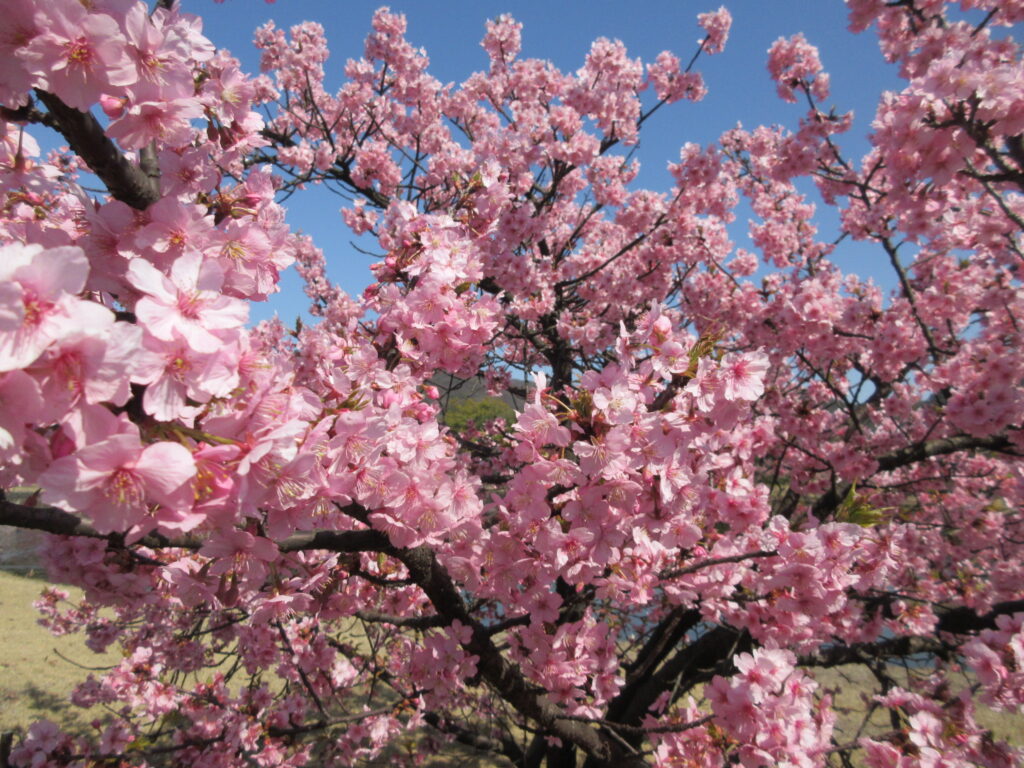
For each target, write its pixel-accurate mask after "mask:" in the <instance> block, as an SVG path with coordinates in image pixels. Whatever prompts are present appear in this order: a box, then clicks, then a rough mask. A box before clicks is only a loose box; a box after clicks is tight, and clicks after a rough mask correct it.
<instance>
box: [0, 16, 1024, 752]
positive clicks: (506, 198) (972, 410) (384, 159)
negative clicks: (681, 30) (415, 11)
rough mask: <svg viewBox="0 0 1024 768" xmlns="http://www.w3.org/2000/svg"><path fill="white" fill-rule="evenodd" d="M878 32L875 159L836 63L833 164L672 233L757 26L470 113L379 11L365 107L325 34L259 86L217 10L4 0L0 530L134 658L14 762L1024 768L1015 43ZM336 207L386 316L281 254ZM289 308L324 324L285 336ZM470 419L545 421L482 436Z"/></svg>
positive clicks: (361, 75) (798, 139) (781, 87)
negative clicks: (283, 290)
mask: <svg viewBox="0 0 1024 768" xmlns="http://www.w3.org/2000/svg"><path fill="white" fill-rule="evenodd" d="M848 6H849V13H850V23H851V28H852V29H853V30H854V31H855V32H866V31H867V30H868V29H869V28H870V29H871V30H873V33H874V34H877V35H878V38H879V41H880V45H881V52H882V55H884V56H885V57H886V58H887V59H888V60H890V61H891V62H894V63H896V64H897V65H898V66H899V71H900V74H901V77H902V78H903V80H904V87H903V90H901V91H900V92H898V93H897V92H890V93H885V94H883V95H882V96H881V99H880V101H879V105H878V111H877V115H876V116H875V119H874V122H873V124H872V134H871V149H870V151H869V152H868V153H867V155H866V156H865V157H863V158H860V159H855V158H851V157H848V156H847V155H846V154H844V152H843V149H842V136H841V134H843V132H844V131H846V130H847V129H848V128H849V126H850V116H849V115H848V114H844V113H842V112H839V111H835V110H828V111H826V110H825V108H824V107H823V106H822V104H823V102H824V101H825V100H826V99H827V98H829V80H828V75H827V74H826V73H825V72H824V71H823V69H822V66H821V64H820V61H819V58H818V53H817V50H816V49H815V48H814V46H813V45H812V44H811V42H810V41H808V40H806V39H804V38H803V37H802V36H800V35H797V36H795V37H792V38H789V39H780V40H779V41H778V42H777V43H776V44H775V45H774V46H772V48H771V50H770V52H769V57H768V69H769V71H770V73H771V75H772V77H773V78H774V80H775V82H776V84H777V87H778V94H779V96H780V97H781V98H782V99H783V100H785V101H787V102H793V103H794V104H795V106H793V107H792V110H793V112H792V117H793V125H794V127H793V128H791V129H787V128H781V127H774V128H768V127H758V128H754V129H740V128H737V129H735V130H731V131H729V132H727V133H726V134H725V135H723V136H722V137H721V138H720V140H719V141H717V142H715V143H714V144H712V145H709V146H697V145H695V144H686V145H685V146H683V147H682V149H681V151H680V154H679V157H678V160H676V161H674V162H673V163H672V164H671V166H670V168H671V172H672V177H673V179H674V185H673V187H672V188H671V189H669V190H667V191H660V192H656V191H650V190H646V189H639V188H638V187H637V185H636V184H635V183H633V181H634V177H635V175H636V170H637V169H636V164H635V162H634V161H633V160H632V159H631V156H630V151H631V148H632V147H633V146H634V145H635V144H636V142H637V141H638V137H639V135H640V132H641V130H642V128H643V126H644V125H645V124H646V123H647V121H648V120H653V119H659V118H661V117H662V115H661V114H659V115H658V116H657V117H653V113H654V112H656V111H659V110H662V108H663V107H664V108H665V112H668V111H669V107H668V105H670V104H672V103H674V102H679V101H688V100H689V101H696V100H699V99H700V98H701V97H702V96H703V95H704V93H705V88H704V85H703V81H702V79H701V76H700V74H699V72H698V71H697V69H696V68H695V67H696V66H697V65H698V64H699V61H700V57H702V56H707V55H712V54H715V55H717V54H720V53H721V52H722V51H723V48H724V47H725V45H726V41H727V37H728V32H729V24H730V16H729V13H728V11H726V10H725V9H721V10H718V11H713V12H709V13H704V14H701V15H699V16H698V17H697V23H698V24H699V25H700V27H701V28H702V42H701V43H700V44H699V46H698V47H697V50H696V51H692V52H682V53H683V54H684V56H683V58H679V57H677V56H676V55H674V54H673V53H670V52H665V53H662V54H661V55H659V56H658V57H657V58H656V59H655V60H654V61H653V62H650V63H648V64H646V65H644V64H642V63H641V62H640V61H638V60H635V59H632V58H630V57H629V55H628V53H627V51H626V50H625V48H624V46H623V45H622V44H621V43H619V42H616V41H611V40H607V39H600V40H597V41H596V42H594V44H593V47H592V48H591V50H590V53H589V54H588V55H587V56H586V59H585V60H584V61H583V62H582V65H581V66H580V68H579V69H578V70H577V71H576V72H574V73H565V72H561V71H559V70H558V69H556V68H555V67H554V66H553V65H552V64H550V63H549V62H545V61H539V60H534V59H524V58H520V56H519V52H520V31H521V30H520V25H519V24H517V23H516V22H515V21H514V20H513V19H512V18H510V17H507V16H503V17H500V18H498V19H495V20H494V21H492V22H490V23H489V24H488V25H487V29H486V32H485V34H484V38H483V47H484V49H485V50H486V53H487V56H488V57H489V62H490V63H489V69H488V70H487V71H486V72H479V73H477V74H474V75H472V76H471V77H469V78H468V79H467V80H466V81H465V82H463V83H461V84H459V85H457V86H444V85H442V84H441V83H440V82H438V81H437V80H436V79H435V78H433V77H432V76H431V75H430V74H429V73H428V71H427V60H426V58H425V55H424V53H423V52H422V51H421V50H420V49H418V48H415V47H413V45H411V44H410V43H409V42H408V41H407V39H406V36H405V35H406V28H405V21H404V19H403V17H402V16H400V15H397V14H394V13H391V12H389V11H388V10H387V9H382V10H380V11H379V12H377V14H376V15H375V16H374V17H373V21H372V29H371V31H370V34H369V37H368V38H367V39H366V46H365V50H364V51H363V55H362V56H361V57H360V58H353V59H349V60H348V62H347V63H346V64H345V65H344V74H345V80H344V83H343V85H342V86H341V87H340V89H339V90H337V91H336V92H330V91H328V90H327V89H326V87H325V86H324V73H325V68H326V65H327V58H328V48H327V42H326V40H325V39H324V35H323V31H322V29H321V28H320V27H319V26H318V25H317V24H314V23H305V24H301V25H299V26H296V27H294V28H292V29H291V30H282V29H277V28H276V27H275V26H274V25H273V24H268V25H266V26H264V27H263V28H261V29H260V30H259V31H258V32H257V36H256V41H257V45H258V46H259V48H260V50H261V51H262V72H261V73H260V74H258V75H256V76H252V75H249V74H246V73H243V72H242V71H241V70H240V67H239V64H238V62H237V61H236V60H235V59H233V58H232V57H231V56H230V54H228V53H227V52H226V51H223V50H217V49H216V48H215V47H214V45H213V44H212V43H211V42H210V41H209V40H208V39H207V38H206V37H204V35H203V31H202V23H201V21H200V19H199V18H197V17H195V16H192V15H190V14H189V13H187V12H186V10H196V9H195V8H191V7H190V8H188V9H185V8H182V7H180V6H179V5H177V4H176V3H174V2H167V1H166V0H160V2H157V3H156V7H154V8H149V7H146V5H145V4H143V3H142V2H139V0H92V2H89V3H82V2H77V0H46V2H43V1H42V0H8V1H7V2H5V3H4V8H3V14H4V20H3V23H2V25H0V54H2V55H0V102H2V104H3V105H4V106H3V112H2V120H0V191H2V194H3V198H2V200H3V207H2V217H0V242H2V256H0V277H2V280H0V462H2V463H0V477H2V483H3V487H5V488H6V489H8V490H9V491H11V490H13V489H15V488H21V489H24V488H28V489H30V491H29V493H30V495H29V496H28V498H23V497H17V498H18V499H20V500H17V501H16V500H15V498H14V497H13V496H10V495H9V496H7V497H3V499H2V500H0V523H2V524H5V525H14V526H20V527H24V528H32V529H38V530H42V531H47V532H49V533H50V534H52V536H51V537H50V538H49V539H48V543H47V544H46V547H45V553H44V557H45V559H46V561H47V563H48V567H49V570H50V576H51V578H52V579H53V580H54V581H55V582H58V583H70V584H74V585H76V586H78V587H80V588H81V589H82V590H83V591H84V597H83V599H81V600H79V601H74V602H71V601H69V596H68V593H67V592H64V591H62V590H61V589H59V588H57V587H52V588H49V589H47V590H46V591H45V593H44V595H43V597H42V598H41V600H40V602H39V604H38V605H39V608H40V610H41V611H42V613H43V616H44V622H45V623H46V624H47V626H49V628H50V629H51V630H52V631H54V632H56V633H69V632H78V633H81V634H82V635H83V637H84V641H85V643H86V644H87V645H88V646H89V647H90V648H92V649H93V650H97V651H100V650H104V649H108V648H116V649H119V650H120V656H121V659H122V660H121V661H120V662H119V663H118V664H117V665H116V666H115V667H114V668H113V669H110V670H108V671H105V672H103V673H101V674H96V675H92V676H90V677H89V678H88V679H87V680H85V681H84V682H83V683H82V684H81V685H79V686H78V687H77V688H76V689H75V690H74V692H73V693H72V700H73V702H74V703H75V704H76V705H79V706H83V707H90V706H102V707H103V708H104V711H105V713H106V716H105V717H103V718H99V719H97V720H96V725H95V728H94V729H93V731H92V732H91V733H87V734H69V733H64V732H62V731H61V730H60V729H59V728H58V727H57V726H55V725H54V724H52V723H49V722H41V723H37V724H36V725H34V726H33V727H32V728H31V729H30V730H29V731H28V733H27V734H23V735H22V736H21V737H19V738H18V739H17V741H16V742H15V743H14V745H13V749H10V751H9V752H7V751H5V753H4V754H3V755H2V758H3V761H4V762H5V763H6V764H9V765H15V766H33V767H36V766H38V767H42V766H72V765H74V766H85V765H110V766H113V765H140V766H141V765H148V766H165V765H166V766H179V765H181V766H185V765H188V766H225V767H231V768H234V767H235V766H252V765H259V766H300V765H307V764H315V765H328V764H338V765H349V764H352V763H355V762H358V761H360V760H364V759H370V758H373V757H375V756H377V755H379V754H381V752H382V750H384V749H387V748H389V747H392V748H393V749H392V751H391V752H390V753H388V754H389V755H390V756H389V757H388V759H389V760H393V761H408V762H411V763H416V762H418V761H419V760H421V759H422V758H423V757H425V755H427V754H428V753H429V752H430V751H431V750H433V749H439V748H442V747H443V745H444V744H445V743H447V742H451V741H456V742H460V743H463V744H466V745H470V746H472V747H474V748H476V749H478V750H482V751H484V752H486V753H489V754H490V755H491V756H493V757H494V758H496V759H498V758H500V759H503V760H507V761H509V762H510V763H511V764H513V765H516V766H523V767H524V768H526V767H529V766H539V765H541V764H546V765H548V766H551V767H552V768H556V767H558V768H561V767H562V766H575V765H577V764H578V763H579V761H583V764H585V765H587V766H610V765H616V766H627V765H628V766H641V765H665V766H670V765H671V766H682V765H708V766H717V765H723V764H737V763H738V764H742V765H744V766H748V768H753V767H754V766H768V765H786V766H816V765H825V764H830V765H836V766H839V765H850V764H852V763H851V761H857V762H858V763H859V764H862V765H868V766H873V767H875V768H882V767H885V768H895V767H897V766H898V767H899V768H904V766H918V765H920V766H937V765H944V766H954V765H956V766H960V765H983V766H1009V765H1019V764H1021V762H1022V760H1024V756H1022V752H1021V751H1020V749H1019V748H1014V747H1012V746H1010V745H1008V744H1006V743H1003V742H1000V741H999V740H998V739H996V738H994V737H993V735H992V734H991V733H990V732H989V731H987V730H986V729H985V728H984V727H982V726H981V725H979V723H978V721H977V719H976V711H977V708H978V707H981V706H989V707H993V708H996V709H999V710H1005V711H1014V710H1016V711H1020V710H1021V708H1022V707H1024V677H1022V674H1024V673H1022V670H1024V590H1022V587H1021V585H1022V584H1024V516H1022V501H1024V462H1022V461H1021V457H1022V454H1024V434H1022V426H1024V421H1022V414H1024V407H1022V406H1024V394H1022V389H1021V382H1022V378H1024V356H1021V354H1020V349H1021V348H1022V346H1024V344H1022V342H1024V339H1022V327H1021V323H1024V292H1022V286H1021V279H1020V278H1021V269H1022V265H1024V253H1022V251H1021V229H1022V225H1024V196H1022V192H1024V140H1022V136H1024V70H1022V64H1021V56H1020V49H1019V47H1018V45H1017V44H1016V43H1015V42H1014V41H1013V39H1012V37H1010V36H1008V35H1007V34H1005V32H1006V30H1005V28H1006V27H1010V26H1012V25H1014V24H1016V23H1019V22H1021V21H1022V20H1024V3H1022V2H1021V1H1020V0H961V2H959V3H958V4H955V5H954V4H952V3H948V2H944V1H943V0H900V1H899V2H890V3H884V2H881V0H848ZM200 10H201V9H200ZM724 55H728V54H727V53H726V54H724ZM684 62H688V63H684ZM836 98H838V99H840V101H841V99H842V95H841V94H839V95H837V97H836ZM675 109H679V110H685V109H686V107H685V106H678V107H675ZM44 129H53V130H56V131H57V132H58V133H59V134H61V135H62V137H63V141H65V142H66V144H67V145H68V147H67V150H66V151H60V152H52V153H49V154H47V155H46V156H43V155H41V153H40V150H39V146H38V144H37V142H36V139H35V138H33V134H37V135H38V131H39V130H44ZM87 174H91V176H88V175H87ZM93 179H98V182H96V181H93ZM97 184H99V185H101V186H102V187H103V191H102V192H97V191H93V190H91V189H89V188H90V187H95V186H96V185H97ZM316 185H319V186H323V187H326V188H329V189H331V190H333V191H335V192H338V193H339V194H341V195H342V196H343V198H344V200H345V204H344V209H343V211H342V217H343V219H344V224H345V225H346V226H347V227H348V229H349V230H351V231H352V232H354V233H356V234H363V235H367V236H372V237H373V238H375V239H376V242H377V244H378V248H379V251H380V252H381V254H382V255H381V258H380V260H379V262H378V263H376V264H375V266H374V268H373V282H372V283H371V284H370V285H369V287H368V288H367V289H366V290H365V292H364V293H363V294H362V295H361V296H358V297H350V296H348V295H346V294H345V293H344V292H342V291H341V290H339V289H338V288H337V287H336V286H335V285H334V284H333V283H332V282H331V280H330V279H329V278H328V277H327V274H326V269H325V259H324V256H323V253H322V251H321V250H319V249H318V248H317V246H316V245H315V244H314V243H313V242H311V241H310V239H308V238H306V237H304V236H302V235H299V234H296V233H295V232H293V231H291V229H290V228H289V225H288V223H287V219H286V216H285V211H284V208H283V207H282V205H281V203H282V201H284V200H285V199H286V198H287V197H289V196H290V195H291V194H292V193H298V192H300V191H301V190H302V189H303V188H306V187H311V186H316ZM811 186H815V187H816V189H817V193H818V194H819V195H820V197H821V199H822V200H823V201H824V204H826V205H830V206H834V207H835V209H836V210H837V211H838V214H839V217H840V220H841V228H842V233H841V236H840V237H839V238H838V239H837V240H834V241H833V240H829V241H826V240H824V239H823V238H822V237H821V236H820V235H819V231H818V228H817V227H816V225H815V205H814V204H813V203H812V202H811V200H810V199H809V197H808V192H809V190H810V188H811ZM744 200H745V201H746V203H747V204H749V206H750V208H751V210H752V211H753V215H754V219H753V220H752V221H751V223H750V225H749V232H750V234H751V236H752V238H753V243H754V248H753V250H744V249H742V248H737V247H735V246H734V244H733V242H732V241H731V236H730V232H731V231H734V229H735V227H736V224H735V222H734V218H735V211H736V208H737V206H738V205H739V204H740V202H741V201H744ZM339 226H340V225H339ZM845 241H862V242H863V243H864V244H865V246H869V247H871V248H874V249H875V250H876V252H877V253H878V254H879V257H880V259H883V260H884V262H885V263H886V264H888V265H889V267H890V268H891V274H892V280H893V284H894V285H895V286H896V287H895V289H894V290H892V291H888V290H885V289H883V288H881V287H880V286H879V285H877V284H876V283H875V282H873V281H872V280H871V279H869V278H864V277H859V276H857V275H856V274H848V273H844V272H842V271H841V270H840V269H839V268H838V267H837V266H836V264H835V263H834V261H833V256H834V254H836V253H837V252H838V251H840V250H841V249H842V248H843V247H844V245H845ZM292 265H294V266H295V268H296V269H298V271H299V273H300V274H301V276H302V277H303V279H304V281H305V285H306V292H307V294H308V297H309V301H310V307H311V309H310V312H311V313H312V315H313V316H315V318H316V319H317V321H316V322H314V323H304V324H297V325H296V326H295V327H294V328H289V327H286V326H285V325H284V324H283V323H282V322H280V321H269V322H263V323H260V324H258V325H256V326H255V327H248V326H247V325H246V323H247V318H248V309H249V302H252V301H262V300H264V299H266V298H267V297H268V296H269V295H270V294H272V293H274V292H275V291H276V289H277V282H278V278H279V275H280V274H281V271H282V270H284V269H286V268H289V267H290V266H292ZM452 377H457V378H458V379H459V380H472V379H479V380H480V382H482V386H483V385H485V386H486V387H487V388H488V389H489V391H490V392H492V393H494V394H499V393H504V394H505V395H507V396H512V397H514V398H515V399H516V402H517V407H516V411H515V416H514V417H511V418H504V417H498V418H494V419H492V420H491V421H490V422H489V423H486V424H476V423H474V422H468V423H464V424H460V425H459V427H458V428H453V427H449V426H446V425H445V422H444V418H443V417H444V409H443V404H444V402H445V400H444V397H443V394H444V393H442V392H439V391H438V386H439V382H442V381H448V380H450V379H451V378H452ZM31 489H37V490H34V491H32V490H31ZM851 666H852V667H855V668H856V667H859V668H862V669H864V670H866V671H867V672H868V673H869V674H870V676H871V677H872V679H873V680H874V681H875V682H876V686H875V689H874V691H868V692H867V694H866V697H865V702H864V706H863V711H861V712H859V713H858V712H855V713H852V714H851V713H844V712H842V711H840V709H839V708H838V707H837V706H836V705H835V703H834V701H833V693H834V691H832V690H830V688H829V686H828V685H827V684H826V683H825V682H824V680H825V679H826V678H827V676H826V675H825V672H826V671H828V670H829V669H831V668H836V667H842V668H850V667H851ZM908 666H909V667H912V669H911V671H910V672H909V673H908V672H907V668H908ZM841 715H842V716H843V717H845V718H846V720H844V721H843V723H840V722H839V717H840V716H841ZM879 715H881V717H879ZM879 722H881V724H879ZM850 723H852V725H851V724H850ZM414 729H416V732H417V733H418V734H420V735H419V736H418V741H416V742H415V743H413V744H411V745H410V744H409V742H408V741H406V740H407V739H408V736H407V734H408V733H409V732H411V731H413V730H414ZM396 745H397V748H394V747H396ZM403 745H404V746H403Z"/></svg>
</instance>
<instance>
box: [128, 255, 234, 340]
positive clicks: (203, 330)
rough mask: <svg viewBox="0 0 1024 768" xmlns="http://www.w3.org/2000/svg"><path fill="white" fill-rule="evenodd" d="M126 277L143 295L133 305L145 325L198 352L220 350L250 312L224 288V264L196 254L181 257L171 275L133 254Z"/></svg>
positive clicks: (157, 336) (166, 338) (163, 338)
mask: <svg viewBox="0 0 1024 768" xmlns="http://www.w3.org/2000/svg"><path fill="white" fill-rule="evenodd" d="M128 282H130V283H131V284H132V285H133V286H134V287H135V288H136V289H138V290H139V291H140V292H142V293H143V294H145V295H144V296H143V298H141V299H139V301H138V303H137V304H136V305H135V314H136V315H137V316H138V318H139V322H140V323H142V324H143V326H144V327H145V329H146V330H147V331H149V332H150V333H151V334H152V335H153V336H154V337H155V338H157V339H160V340H161V341H174V340H175V339H177V338H182V339H184V340H185V342H186V343H187V344H188V345H189V346H190V347H191V348H192V349H194V350H195V351H196V352H207V353H208V352H216V351H217V349H218V348H219V347H220V346H221V345H223V344H224V343H225V342H227V341H228V340H229V339H230V337H231V336H232V335H233V334H229V333H227V332H228V331H234V332H236V333H237V331H238V330H239V329H240V328H241V327H242V325H243V324H244V323H245V321H246V319H247V318H248V315H249V308H248V306H247V305H246V304H245V302H243V301H241V300H239V299H232V298H229V297H227V296H224V295H223V294H221V293H220V291H219V289H220V287H221V284H222V282H223V273H222V272H221V270H220V267H219V266H218V265H217V264H216V263H215V262H211V261H205V260H204V259H203V257H202V256H201V255H200V254H198V253H190V254H185V255H184V256H179V257H178V258H177V259H176V260H175V262H174V264H173V265H172V266H171V274H170V277H167V276H165V275H164V274H163V273H162V272H160V270H158V269H157V268H156V267H154V266H153V265H152V264H150V263H149V262H148V261H145V260H144V259H135V260H133V261H132V262H131V264H129V265H128ZM216 331H221V332H222V333H215V332H216Z"/></svg>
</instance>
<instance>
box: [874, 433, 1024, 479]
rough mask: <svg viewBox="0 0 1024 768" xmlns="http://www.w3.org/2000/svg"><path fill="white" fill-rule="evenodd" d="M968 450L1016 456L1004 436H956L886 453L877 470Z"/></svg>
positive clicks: (881, 457)
mask: <svg viewBox="0 0 1024 768" xmlns="http://www.w3.org/2000/svg"><path fill="white" fill-rule="evenodd" d="M970 450H983V451H996V452H997V453H1007V454H1010V455H1014V456H1015V455H1017V454H1016V453H1015V452H1014V450H1013V443H1011V442H1010V439H1009V438H1008V437H1007V436H1006V435H988V436H986V437H973V436H971V435H957V436H956V437H946V438H942V439H939V440H928V441H927V442H924V443H917V444H915V445H909V446H907V447H906V448H900V449H899V450H896V451H893V452H892V453H887V454H885V455H884V456H880V457H879V458H878V468H879V470H881V471H883V472H888V471H891V470H893V469H898V468H900V467H904V466H906V465H908V464H914V463H916V462H918V461H924V460H925V459H928V458H931V457H933V456H943V455H946V454H949V453H956V452H958V451H970Z"/></svg>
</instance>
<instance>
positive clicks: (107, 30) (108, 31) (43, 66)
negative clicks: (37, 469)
mask: <svg viewBox="0 0 1024 768" xmlns="http://www.w3.org/2000/svg"><path fill="white" fill-rule="evenodd" d="M42 13H43V14H44V15H45V23H44V24H43V29H44V30H45V31H44V32H43V33H42V34H40V35H38V36H37V37H35V38H34V39H33V40H32V42H30V43H29V44H28V46H27V47H26V48H24V49H23V50H22V51H20V52H19V56H20V57H21V59H22V61H24V62H25V65H26V67H27V68H28V70H29V72H31V73H32V74H33V75H35V76H36V78H37V83H38V84H39V85H40V86H42V87H43V88H45V89H46V90H48V91H52V92H53V93H55V94H56V95H57V96H59V97H60V98H61V99H63V100H64V102H65V103H67V104H68V105H69V106H72V107H75V108H76V109H80V110H83V111H87V110H88V109H89V108H90V107H91V106H92V104H93V103H95V102H96V101H98V100H99V98H100V95H101V94H103V93H107V92H110V91H115V92H116V91H117V90H121V89H119V88H117V86H126V85H131V84H132V83H134V82H135V81H136V80H137V79H138V74H137V73H136V71H135V67H134V66H132V60H131V59H130V58H129V56H128V51H127V47H126V45H125V42H126V41H125V38H124V35H122V34H121V30H120V29H119V28H118V25H117V22H116V21H114V19H113V18H111V17H110V16H108V15H107V14H105V13H89V12H88V11H86V10H85V8H84V7H82V6H81V5H79V4H78V3H51V4H48V5H47V6H46V10H45V11H43V12H42Z"/></svg>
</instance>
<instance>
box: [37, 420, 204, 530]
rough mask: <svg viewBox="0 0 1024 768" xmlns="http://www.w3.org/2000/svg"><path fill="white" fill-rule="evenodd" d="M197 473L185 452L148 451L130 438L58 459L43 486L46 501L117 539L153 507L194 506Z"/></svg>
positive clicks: (175, 447) (154, 447) (162, 446)
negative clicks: (87, 519)
mask: <svg viewBox="0 0 1024 768" xmlns="http://www.w3.org/2000/svg"><path fill="white" fill-rule="evenodd" d="M195 471H196V468H195V462H194V461H193V459H192V454H191V453H190V452H189V450H188V449H187V448H185V446H183V445H181V444H179V443H168V442H161V443H152V444H150V445H147V446H143V444H142V442H141V441H140V440H139V436H138V434H137V433H132V432H125V433H121V434H115V435H112V436H110V437H108V438H107V439H106V440H100V441H99V442H96V443H94V444H92V445H87V446H86V447H84V448H82V449H81V450H78V451H76V452H75V453H73V454H71V455H69V456H65V457H63V458H61V459H58V460H57V461H55V462H54V463H53V465H52V466H51V467H50V468H49V469H48V470H47V471H46V472H45V473H44V474H43V476H42V477H41V478H40V483H41V484H42V485H43V486H44V488H45V489H46V491H45V492H44V494H43V498H44V499H45V500H46V501H48V502H49V503H52V504H56V505H58V506H61V507H64V508H65V509H68V510H71V511H75V512H81V513H82V514H84V515H87V516H89V517H90V518H91V519H92V521H93V525H94V526H95V527H96V530H98V531H99V532H100V533H112V532H115V531H127V530H129V529H130V528H131V527H132V526H134V525H137V524H138V523H140V522H142V520H143V519H144V518H145V517H146V515H147V514H148V511H149V505H150V504H163V505H166V506H168V507H171V508H188V507H189V506H191V502H192V489H191V480H192V478H193V476H194V475H195Z"/></svg>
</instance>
